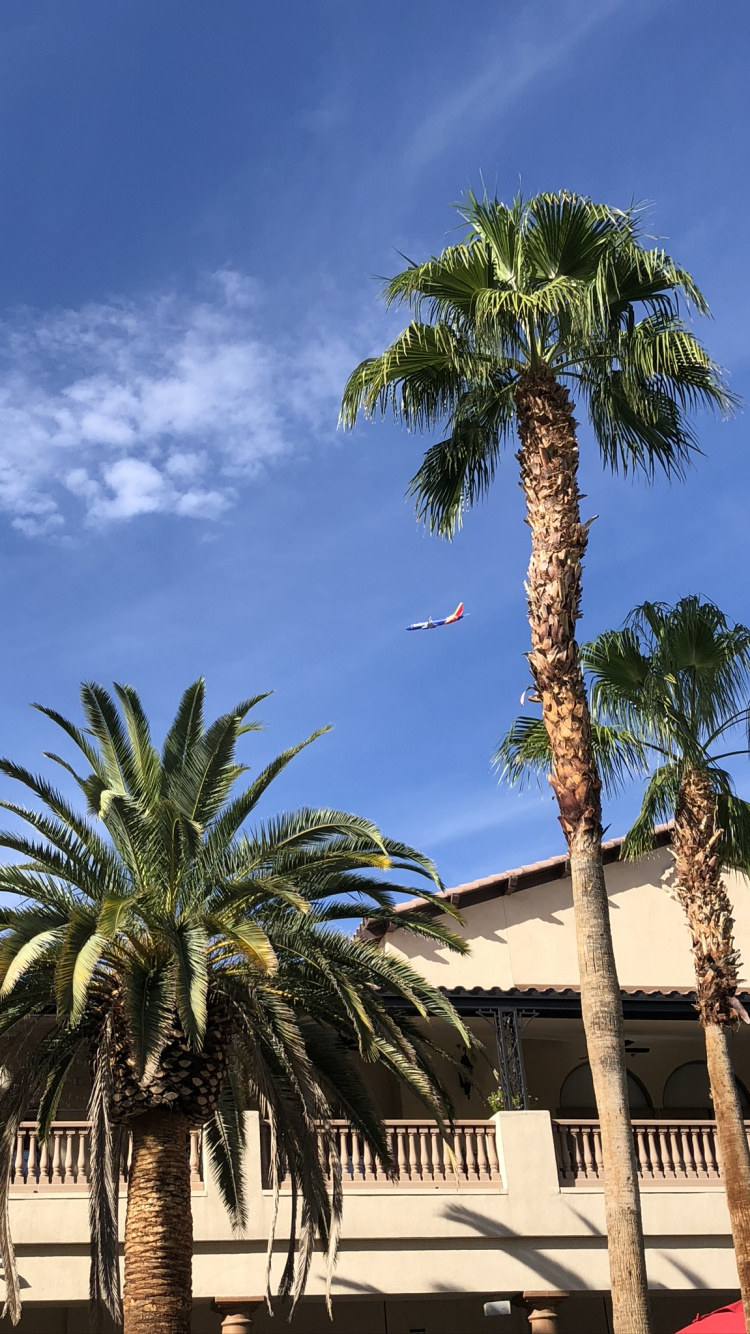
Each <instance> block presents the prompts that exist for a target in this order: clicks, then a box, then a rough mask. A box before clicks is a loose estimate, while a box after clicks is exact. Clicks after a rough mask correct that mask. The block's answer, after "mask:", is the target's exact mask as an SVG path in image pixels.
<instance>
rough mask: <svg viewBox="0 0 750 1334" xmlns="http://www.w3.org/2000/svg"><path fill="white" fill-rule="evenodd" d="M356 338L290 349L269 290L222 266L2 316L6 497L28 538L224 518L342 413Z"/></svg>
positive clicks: (313, 334)
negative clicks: (274, 322)
mask: <svg viewBox="0 0 750 1334" xmlns="http://www.w3.org/2000/svg"><path fill="white" fill-rule="evenodd" d="M355 359H356V358H355V356H354V354H353V352H352V350H351V349H350V348H348V347H344V346H343V345H342V344H341V343H340V342H337V341H336V340H334V339H329V338H328V337H327V336H326V333H325V331H324V330H322V329H320V328H315V329H308V330H306V331H305V332H304V333H299V332H297V334H296V335H293V336H291V337H289V338H287V339H285V340H284V343H283V346H279V345H278V344H277V343H275V342H274V341H273V340H271V339H269V338H268V336H267V335H265V334H264V329H263V317H262V309H261V303H260V298H259V289H258V287H257V285H256V284H255V283H254V282H252V280H250V279H248V278H246V277H245V276H244V275H243V274H240V273H237V272H235V271H232V270H222V271H220V272H219V273H217V274H214V275H213V276H212V277H211V279H210V280H208V282H207V290H206V292H205V293H204V295H203V296H202V297H201V298H200V299H198V298H195V299H188V298H186V297H184V296H181V295H179V294H175V293H172V294H163V293H162V294H158V295H154V296H148V297H144V298H141V299H139V300H134V301H127V300H120V301H111V302H108V303H102V304H96V305H94V304H92V305H88V306H84V307H82V308H81V309H79V310H68V311H63V312H58V313H55V314H43V315H41V316H34V314H33V312H28V311H25V312H21V313H20V314H18V315H16V316H15V317H14V318H6V319H5V321H2V322H0V509H2V510H5V511H6V512H7V513H8V514H9V515H10V516H11V521H12V523H13V525H14V526H15V527H16V528H18V529H19V530H20V531H21V532H23V533H25V534H27V535H28V536H36V535H38V534H40V533H45V532H47V533H51V532H55V531H56V530H59V529H60V528H62V527H63V525H64V523H65V522H66V520H68V519H69V518H70V517H71V515H72V513H76V515H77V516H78V515H80V513H81V510H82V512H83V515H84V517H85V520H86V521H87V522H88V523H89V524H102V523H106V522H112V521H116V520H121V521H122V520H125V519H130V518H132V517H134V516H136V515H139V514H154V513H172V514H177V515H183V516H186V517H190V518H202V519H215V518H217V517H218V516H219V515H220V514H221V513H222V512H223V511H224V510H226V509H227V507H228V506H230V505H231V504H232V503H233V502H234V501H235V499H236V496H237V491H238V488H239V487H240V486H241V485H242V484H243V482H246V481H247V480H248V479H252V478H253V477H255V476H257V474H258V473H259V471H261V470H262V469H263V468H265V467H267V466H269V465H272V464H273V463H275V462H277V461H279V460H281V459H283V458H284V457H285V456H286V455H288V454H289V453H290V452H291V450H292V449H293V448H294V447H295V445H296V444H297V442H298V441H299V440H300V438H301V437H304V436H305V435H307V436H308V437H309V435H310V434H311V433H313V434H315V433H317V432H321V431H322V430H330V431H331V433H333V431H334V429H335V424H336V406H337V398H338V394H339V393H340V390H341V386H342V383H343V380H344V378H345V374H346V371H347V370H348V369H350V368H351V365H352V364H353V362H354V360H355Z"/></svg>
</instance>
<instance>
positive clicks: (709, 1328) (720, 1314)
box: [676, 1302, 745, 1334]
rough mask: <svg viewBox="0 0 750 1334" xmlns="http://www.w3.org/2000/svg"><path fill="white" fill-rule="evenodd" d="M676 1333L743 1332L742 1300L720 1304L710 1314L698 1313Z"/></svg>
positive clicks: (727, 1333)
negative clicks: (725, 1304) (729, 1303)
mask: <svg viewBox="0 0 750 1334" xmlns="http://www.w3.org/2000/svg"><path fill="white" fill-rule="evenodd" d="M676 1334H745V1317H744V1316H743V1314H742V1302H732V1305H731V1306H722V1307H721V1308H720V1310H718V1311H711V1313H710V1315H698V1316H696V1317H695V1320H694V1321H693V1323H692V1325H685V1327H684V1328H683V1329H678V1330H677V1331H676Z"/></svg>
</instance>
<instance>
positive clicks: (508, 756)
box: [498, 597, 750, 1328]
mask: <svg viewBox="0 0 750 1334" xmlns="http://www.w3.org/2000/svg"><path fill="white" fill-rule="evenodd" d="M581 660H582V663H583V666H584V668H585V670H586V672H587V673H588V679H589V683H590V692H591V702H592V713H593V717H594V738H595V745H596V748H597V751H598V753H599V755H600V765H601V770H602V773H603V774H604V775H605V782H607V781H608V782H609V783H610V785H612V786H616V785H617V784H618V783H619V782H621V781H622V780H623V779H624V778H625V777H626V776H627V775H629V774H631V775H632V774H636V773H640V774H644V773H646V772H648V775H649V776H648V782H647V784H646V788H645V792H644V797H643V803H642V806H641V809H640V812H639V815H638V818H637V820H636V821H635V824H634V825H633V827H632V829H631V830H630V833H629V834H628V837H627V839H626V841H625V845H624V855H625V856H626V857H640V856H642V855H643V854H644V853H646V852H648V851H650V850H651V848H652V847H653V845H654V827H655V825H656V824H658V823H659V822H661V821H665V820H674V833H673V836H672V851H673V854H674V877H673V890H672V892H673V893H674V896H675V898H676V899H677V901H678V902H679V903H680V904H681V906H682V908H683V910H684V912H685V916H686V919H687V924H688V929H689V931H690V938H691V942H692V950H693V960H694V964H695V989H696V996H697V1009H698V1014H699V1017H700V1021H701V1024H702V1025H703V1031H704V1033H705V1038H706V1061H707V1066H708V1075H709V1080H710V1084H711V1096H712V1099H713V1104H714V1113H715V1116H716V1130H717V1134H718V1139H719V1148H720V1151H721V1162H722V1176H723V1179H724V1187H725V1190H726V1194H727V1204H728V1206H729V1215H730V1219H731V1225H732V1236H733V1240H734V1247H735V1254H736V1257H737V1270H738V1273H739V1279H740V1287H741V1290H742V1300H743V1304H744V1309H745V1320H746V1322H747V1325H748V1328H750V1152H748V1145H747V1137H746V1134H745V1126H744V1122H743V1117H742V1109H741V1106H740V1102H739V1097H738V1094H737V1085H736V1083H735V1079H734V1075H733V1072H732V1063H731V1057H730V1052H729V1042H728V1035H729V1033H730V1032H731V1030H732V1029H733V1028H735V1027H736V1025H737V1023H738V1022H739V1020H740V1019H741V1018H744V1019H745V1021H746V1022H750V1019H748V1016H747V1015H746V1014H745V1011H744V1009H743V1007H742V1005H741V1004H740V1002H739V1001H738V1000H737V997H736V991H737V977H738V964H739V955H738V953H737V950H736V948H735V942H734V936H733V925H734V923H733V920H732V905H731V902H730V900H729V896H728V894H727V891H726V888H725V886H724V883H723V880H722V870H723V868H725V867H732V868H737V869H740V870H742V871H745V872H748V871H750V803H748V802H746V801H744V800H742V799H741V798H740V797H738V796H737V794H736V791H735V788H734V784H733V781H732V777H731V774H730V773H729V772H728V770H727V769H726V768H725V767H724V764H725V761H726V760H727V759H728V758H730V756H732V755H747V754H749V753H750V740H749V739H748V736H749V734H748V728H749V725H750V630H748V629H747V628H746V627H745V626H744V625H732V624H730V623H729V622H728V621H727V619H726V617H725V616H724V615H723V613H722V612H721V611H719V609H718V607H716V606H715V605H714V604H713V603H711V602H708V601H703V600H702V599H700V598H697V597H687V598H682V599H681V601H679V602H678V603H676V604H675V606H674V607H669V606H666V605H665V604H663V603H651V602H647V603H644V604H643V606H641V607H637V608H636V609H635V610H634V611H633V612H631V614H630V616H629V617H628V619H627V621H626V623H625V628H624V629H623V630H616V631H608V632H606V633H605V634H602V635H600V636H599V637H598V638H597V639H595V640H593V641H592V643H590V644H585V645H584V646H583V648H582V650H581ZM727 747H729V749H727ZM550 758H551V757H550V749H549V743H548V739H547V734H546V732H545V730H544V728H543V727H542V724H541V719H533V718H520V719H518V720H517V721H516V723H515V724H514V726H513V727H512V728H511V730H510V732H509V733H508V736H507V737H506V738H505V740H504V742H503V743H502V745H501V747H500V750H499V752H498V759H499V761H500V762H501V763H502V765H503V766H504V772H505V775H506V777H508V778H509V779H511V780H512V781H518V780H519V779H521V778H523V776H524V775H525V774H526V773H527V772H530V771H532V770H534V769H536V770H537V771H539V770H542V771H543V770H545V769H548V768H549V764H550Z"/></svg>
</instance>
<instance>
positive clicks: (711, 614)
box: [495, 597, 750, 870]
mask: <svg viewBox="0 0 750 1334" xmlns="http://www.w3.org/2000/svg"><path fill="white" fill-rule="evenodd" d="M581 662H582V665H583V667H584V669H585V671H586V673H587V678H588V683H589V694H590V699H591V710H592V738H593V742H594V747H595V750H596V752H597V760H598V763H599V769H600V772H601V774H602V778H603V781H604V784H605V787H607V788H609V790H610V791H611V792H614V791H616V790H618V788H620V787H621V786H622V784H623V783H624V782H625V781H626V780H627V779H628V778H630V777H633V776H637V775H645V774H648V782H647V784H646V788H645V791H644V796H643V801H642V805H641V809H640V812H639V815H638V818H637V819H636V821H635V823H634V824H633V827H632V829H631V830H630V832H629V834H628V836H627V839H626V843H625V854H626V855H627V856H632V857H638V856H641V855H642V854H643V853H644V852H647V851H649V850H650V849H651V848H652V847H653V838H654V826H655V825H657V824H659V823H661V822H663V821H668V820H671V819H673V818H674V816H675V812H676V811H677V808H678V805H679V800H680V790H681V786H682V783H683V782H684V780H685V777H686V775H687V774H688V773H690V772H691V771H698V770H699V771H701V772H704V773H705V774H706V775H707V777H708V779H709V781H710V784H711V789H712V791H713V793H714V795H715V798H716V814H717V820H718V824H719V826H720V827H721V831H722V832H721V837H720V839H719V840H718V847H717V851H719V853H720V855H721V860H722V862H723V863H724V865H726V866H732V867H736V868H738V869H741V870H746V869H748V868H749V867H750V805H748V803H747V802H746V801H744V800H743V799H742V798H740V797H738V795H737V793H736V790H735V784H734V780H733V777H732V774H731V772H730V771H729V770H728V769H727V768H726V767H725V765H724V763H723V761H725V760H728V759H731V758H732V757H733V756H737V755H746V754H748V751H749V749H750V732H749V728H750V703H749V701H750V630H749V629H748V628H747V627H746V626H744V625H739V624H732V623H731V622H730V621H728V620H727V618H726V616H725V615H724V614H723V612H721V611H720V610H719V608H718V607H717V606H715V605H714V604H713V603H712V602H710V601H708V600H705V599H702V598H699V597H686V598H682V599H681V600H680V601H679V602H677V603H676V604H675V606H673V607H670V606H668V605H666V604H665V603H654V602H646V603H644V604H643V605H642V606H640V607H636V608H635V609H634V610H633V611H632V612H631V613H630V615H629V616H628V618H627V621H626V623H625V625H624V627H623V629H621V630H608V631H605V633H604V634H601V635H599V636H598V637H597V638H596V639H594V640H592V641H591V642H590V643H588V644H584V645H582V647H581ZM729 737H734V740H733V741H730V740H728V738H729ZM727 746H729V747H730V748H729V749H727ZM495 762H496V764H497V765H498V766H499V768H500V770H501V777H503V778H506V779H508V780H509V781H510V782H514V783H515V782H523V781H524V779H525V778H526V777H528V776H529V775H531V774H533V773H537V774H539V773H546V772H548V771H549V766H550V748H549V740H548V737H547V733H546V730H545V728H544V726H543V725H542V722H541V719H537V718H530V717H521V718H518V719H516V721H515V723H514V724H513V726H512V727H511V728H510V730H509V732H508V734H507V735H506V737H505V738H504V740H503V741H502V742H501V744H500V746H499V747H498V750H497V751H496V753H495Z"/></svg>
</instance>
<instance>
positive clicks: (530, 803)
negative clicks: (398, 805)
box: [413, 789, 548, 852]
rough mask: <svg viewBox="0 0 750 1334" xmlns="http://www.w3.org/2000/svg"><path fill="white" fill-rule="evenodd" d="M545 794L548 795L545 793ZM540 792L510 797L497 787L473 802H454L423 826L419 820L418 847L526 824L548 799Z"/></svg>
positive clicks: (537, 815)
mask: <svg viewBox="0 0 750 1334" xmlns="http://www.w3.org/2000/svg"><path fill="white" fill-rule="evenodd" d="M545 796H546V794H545ZM545 796H543V795H542V794H541V793H540V794H539V795H538V796H537V795H536V794H533V795H529V794H526V795H525V796H524V797H523V798H519V797H517V796H516V797H510V796H508V795H507V794H505V793H503V792H502V791H498V789H494V791H492V792H490V793H489V794H487V795H483V796H479V797H477V798H475V799H474V800H471V801H464V802H460V801H459V802H458V803H457V804H456V803H453V804H452V805H451V806H450V808H449V809H447V810H445V811H444V812H442V814H441V815H436V814H435V813H434V812H433V813H432V815H431V816H430V817H429V818H427V819H425V820H424V822H423V823H422V825H421V826H420V824H419V821H418V820H417V825H416V831H415V832H414V834H413V837H414V839H415V841H416V846H417V847H424V848H427V849H428V851H430V852H431V851H432V850H433V849H435V848H439V847H441V846H442V845H443V844H445V843H453V842H457V841H460V840H461V839H464V838H468V837H470V835H472V834H482V833H485V832H486V831H487V830H488V829H502V828H503V827H504V826H507V825H509V824H512V825H523V824H526V823H529V822H532V821H534V820H536V819H537V818H538V817H539V814H540V812H541V811H542V810H545V811H546V810H547V809H548V802H545Z"/></svg>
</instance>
